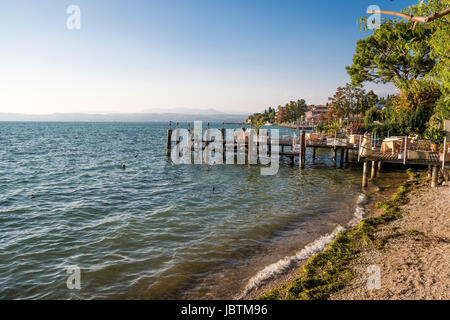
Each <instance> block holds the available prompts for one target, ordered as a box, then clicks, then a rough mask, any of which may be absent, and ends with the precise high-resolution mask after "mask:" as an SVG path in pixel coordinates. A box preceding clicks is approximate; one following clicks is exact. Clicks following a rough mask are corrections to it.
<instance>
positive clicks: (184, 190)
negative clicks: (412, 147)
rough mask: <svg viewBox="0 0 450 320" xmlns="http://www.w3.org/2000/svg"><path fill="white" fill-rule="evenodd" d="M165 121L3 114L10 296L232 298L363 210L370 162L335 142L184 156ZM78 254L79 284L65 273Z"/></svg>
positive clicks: (4, 245)
mask: <svg viewBox="0 0 450 320" xmlns="http://www.w3.org/2000/svg"><path fill="white" fill-rule="evenodd" d="M165 132H166V124H161V123H0V145H1V148H0V299H5V298H34V299H70V298H74V299H75V298H82V299H102V298H151V299H163V298H189V297H191V298H220V297H225V298H231V297H234V296H235V295H237V294H238V293H239V292H240V291H241V290H243V288H244V287H245V286H246V283H247V281H248V279H249V278H251V277H252V276H253V275H254V274H255V273H256V272H257V271H258V270H260V269H262V268H264V266H265V265H269V264H271V263H273V262H275V261H277V260H279V259H281V258H283V257H284V256H286V255H289V254H292V252H295V251H296V250H298V249H300V248H301V247H303V246H305V245H306V244H307V243H309V242H311V241H313V240H314V239H316V238H317V237H319V236H320V235H323V234H324V233H327V232H330V231H331V230H333V229H334V228H335V226H336V224H345V223H346V222H347V221H349V220H350V219H351V217H352V215H353V211H354V209H355V200H356V199H357V197H358V194H359V190H360V188H359V183H360V178H359V177H360V174H359V172H358V171H352V170H350V169H344V170H339V169H338V170H336V169H332V167H331V166H330V163H331V157H330V154H329V151H328V152H326V151H321V152H318V158H317V161H316V164H315V165H314V166H312V165H308V166H307V168H306V170H304V171H303V172H302V173H300V172H299V170H298V167H297V166H296V165H295V166H290V165H289V164H288V163H286V164H282V165H281V166H280V170H279V172H278V174H277V175H275V176H261V175H260V167H258V166H252V167H250V168H249V167H248V166H247V165H218V166H206V165H174V164H172V163H171V162H170V161H169V160H168V159H167V158H166V157H165ZM309 157H310V155H309V154H308V156H307V160H308V162H311V159H309ZM122 163H125V164H126V165H127V166H126V169H125V170H124V169H122V168H121V164H122ZM312 168H314V170H312ZM213 186H214V187H215V190H216V191H215V192H214V193H213V192H212V187H213ZM32 195H34V197H32ZM69 265H77V266H79V267H80V268H81V290H69V289H68V288H67V286H66V280H67V277H68V276H69V275H68V274H67V272H66V269H65V268H66V267H67V266H69Z"/></svg>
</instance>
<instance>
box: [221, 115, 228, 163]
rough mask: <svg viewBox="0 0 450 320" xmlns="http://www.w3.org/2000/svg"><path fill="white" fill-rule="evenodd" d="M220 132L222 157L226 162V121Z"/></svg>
mask: <svg viewBox="0 0 450 320" xmlns="http://www.w3.org/2000/svg"><path fill="white" fill-rule="evenodd" d="M220 134H221V135H222V159H223V162H224V163H225V157H226V153H227V150H226V145H227V140H226V138H227V137H226V131H225V123H223V122H222V128H220Z"/></svg>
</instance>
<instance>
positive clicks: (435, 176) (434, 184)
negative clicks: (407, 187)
mask: <svg viewBox="0 0 450 320" xmlns="http://www.w3.org/2000/svg"><path fill="white" fill-rule="evenodd" d="M438 177H439V167H438V166H433V171H432V173H431V187H432V188H436V187H437V185H438Z"/></svg>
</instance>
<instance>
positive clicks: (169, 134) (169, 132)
mask: <svg viewBox="0 0 450 320" xmlns="http://www.w3.org/2000/svg"><path fill="white" fill-rule="evenodd" d="M171 151H172V121H169V128H168V129H167V140H166V156H168V157H170V152H171Z"/></svg>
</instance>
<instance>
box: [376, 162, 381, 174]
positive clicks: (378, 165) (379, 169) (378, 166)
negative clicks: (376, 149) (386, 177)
mask: <svg viewBox="0 0 450 320" xmlns="http://www.w3.org/2000/svg"><path fill="white" fill-rule="evenodd" d="M380 172H381V161H377V175H378V176H379V175H380Z"/></svg>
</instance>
